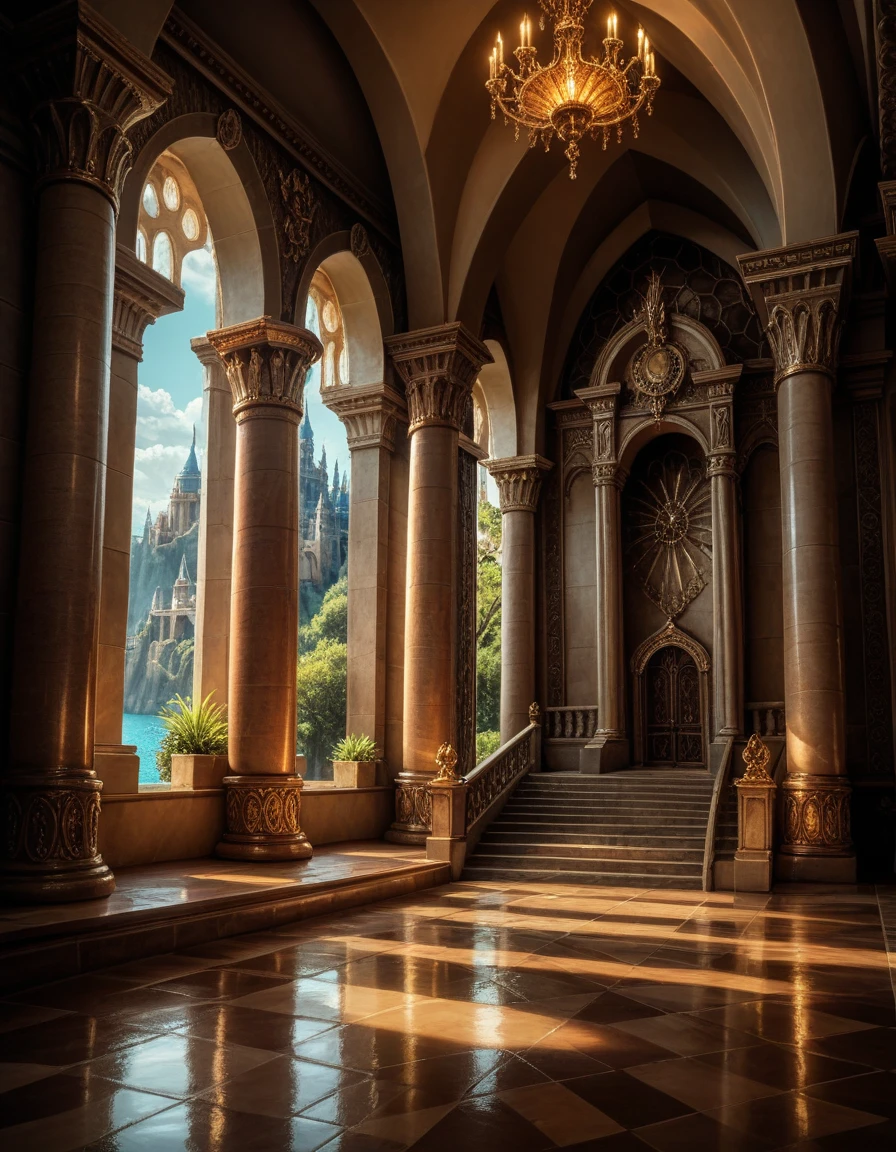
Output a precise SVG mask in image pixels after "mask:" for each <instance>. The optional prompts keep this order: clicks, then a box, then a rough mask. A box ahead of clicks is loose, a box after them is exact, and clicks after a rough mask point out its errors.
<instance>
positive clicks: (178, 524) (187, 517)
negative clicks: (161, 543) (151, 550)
mask: <svg viewBox="0 0 896 1152" xmlns="http://www.w3.org/2000/svg"><path fill="white" fill-rule="evenodd" d="M201 487H202V473H201V472H200V471H199V463H198V461H197V460H196V426H195V424H194V425H193V443H192V444H191V445H190V453H189V455H188V456H187V459H186V462H185V463H184V466H183V468H181V470H180V472H179V473H178V474H177V479H176V480H175V481H174V488H173V489H172V490H171V504H170V508H169V513H168V516H169V525H168V528H169V532H170V534H171V536H170V538H171V539H176V538H177V537H178V536H183V535H185V534H186V533H187V532H189V531H190V529H191V528H192V527H193V525H194V524H195V523H196V522H197V521H198V519H199V492H200V489H201Z"/></svg>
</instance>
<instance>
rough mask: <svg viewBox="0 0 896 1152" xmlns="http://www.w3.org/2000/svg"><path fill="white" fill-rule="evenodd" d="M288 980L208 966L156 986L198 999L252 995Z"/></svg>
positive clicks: (229, 998) (226, 998) (225, 998)
mask: <svg viewBox="0 0 896 1152" xmlns="http://www.w3.org/2000/svg"><path fill="white" fill-rule="evenodd" d="M286 983H288V981H287V980H285V979H283V978H281V977H278V976H262V975H260V974H259V973H257V972H237V971H235V970H234V969H231V968H207V969H206V970H205V971H204V972H194V973H193V974H192V975H191V976H181V977H179V978H178V979H176V980H166V981H165V982H164V983H162V984H157V985H156V988H158V989H159V990H160V991H163V992H177V993H178V994H179V995H181V996H194V997H196V999H197V1000H234V999H236V997H237V996H250V995H251V994H252V993H253V992H267V991H270V989H272V988H277V987H280V986H282V985H283V984H286Z"/></svg>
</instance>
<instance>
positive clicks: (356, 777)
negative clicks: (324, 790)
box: [333, 760, 376, 788]
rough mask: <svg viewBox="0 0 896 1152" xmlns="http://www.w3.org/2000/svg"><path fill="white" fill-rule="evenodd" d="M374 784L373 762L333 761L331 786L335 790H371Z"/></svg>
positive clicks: (374, 764)
mask: <svg viewBox="0 0 896 1152" xmlns="http://www.w3.org/2000/svg"><path fill="white" fill-rule="evenodd" d="M375 784H376V761H375V760H334V761H333V785H334V787H336V788H372V787H373V786H374V785H375Z"/></svg>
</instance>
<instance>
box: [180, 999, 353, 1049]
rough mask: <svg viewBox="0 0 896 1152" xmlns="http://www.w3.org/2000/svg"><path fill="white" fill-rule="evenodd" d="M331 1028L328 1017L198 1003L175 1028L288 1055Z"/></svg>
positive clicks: (224, 1041) (190, 1034)
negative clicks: (316, 1017) (293, 1014)
mask: <svg viewBox="0 0 896 1152" xmlns="http://www.w3.org/2000/svg"><path fill="white" fill-rule="evenodd" d="M333 1027H334V1024H333V1022H332V1021H329V1020H309V1019H306V1018H303V1017H301V1016H285V1015H281V1014H279V1013H277V1012H262V1011H261V1010H260V1009H257V1008H235V1007H234V1006H233V1005H232V1004H202V1005H197V1006H196V1007H195V1008H194V1009H193V1011H192V1012H190V1013H189V1014H188V1015H187V1016H186V1017H185V1018H184V1019H183V1020H182V1022H181V1023H180V1024H179V1025H178V1028H177V1031H179V1032H183V1033H186V1034H187V1035H189V1036H198V1037H199V1038H201V1039H203V1040H216V1041H222V1042H223V1043H225V1044H242V1045H243V1046H244V1047H246V1048H261V1049H264V1050H266V1051H268V1052H277V1053H281V1054H283V1055H291V1054H292V1053H293V1052H294V1051H295V1049H296V1047H297V1046H298V1045H299V1044H303V1043H304V1042H305V1041H306V1040H310V1039H312V1037H314V1036H320V1035H321V1034H322V1033H324V1032H326V1031H327V1030H328V1029H330V1028H333Z"/></svg>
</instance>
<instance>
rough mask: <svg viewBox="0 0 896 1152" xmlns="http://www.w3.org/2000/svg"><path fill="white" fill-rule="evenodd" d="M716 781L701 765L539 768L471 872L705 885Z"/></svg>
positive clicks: (487, 838)
mask: <svg viewBox="0 0 896 1152" xmlns="http://www.w3.org/2000/svg"><path fill="white" fill-rule="evenodd" d="M712 786H713V782H712V777H711V776H710V774H709V773H708V772H705V771H703V770H702V769H698V770H690V771H687V770H683V769H666V768H658V769H636V770H631V771H626V772H616V773H612V774H610V775H606V776H583V775H580V774H579V773H573V772H547V773H545V772H539V773H533V774H531V775H529V776H526V777H524V778H523V780H522V781H521V782H520V784H519V787H518V788H517V789H516V791H515V792H514V793H513V795H512V796H511V797H510V799H509V800H508V802H507V804H506V805H505V807H504V809H503V811H502V812H501V814H500V815H499V816H498V817H497V818H496V819H495V820H494V821H493V823H492V824H491V825H490V826H489V828H488V830H487V831H486V832H485V833H484V835H483V837H482V839H481V840H480V841H479V844H478V846H477V847H476V850H475V852H474V853H473V854H472V855H471V856H469V857H468V859H467V866H466V868H465V869H464V873H463V878H464V879H465V880H523V881H527V880H528V881H540V882H548V883H551V882H554V883H558V884H606V885H620V886H625V887H641V888H686V889H700V888H702V887H703V852H704V847H705V839H706V825H707V821H708V819H709V809H710V801H711V798H712Z"/></svg>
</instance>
